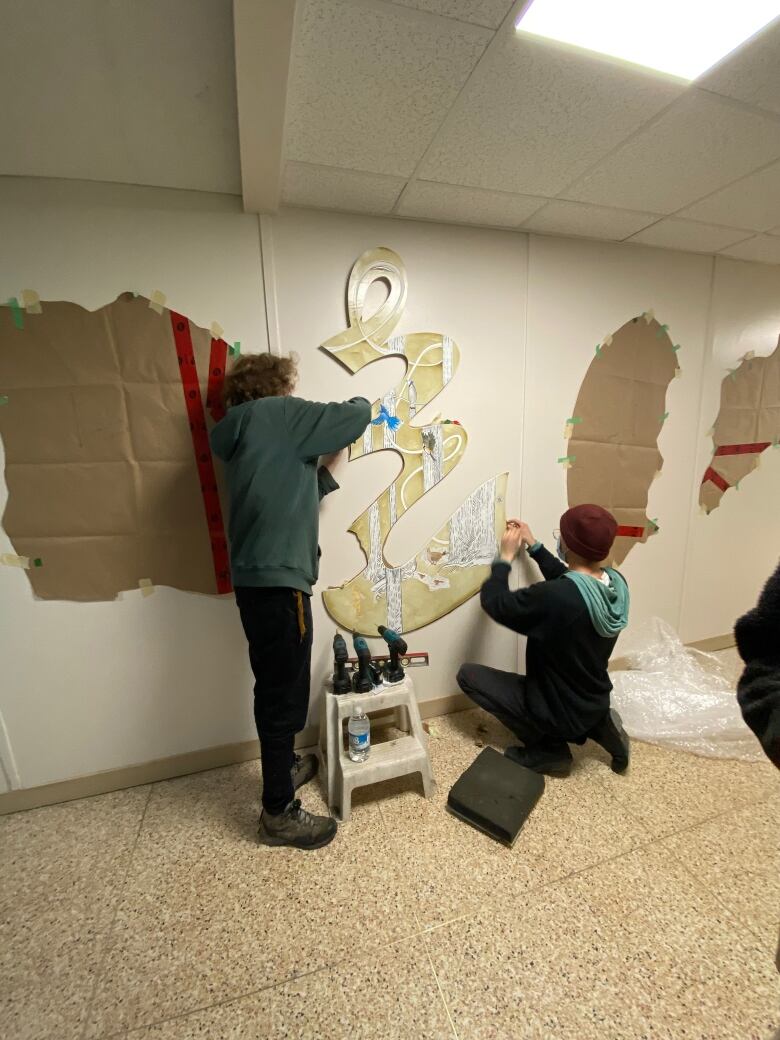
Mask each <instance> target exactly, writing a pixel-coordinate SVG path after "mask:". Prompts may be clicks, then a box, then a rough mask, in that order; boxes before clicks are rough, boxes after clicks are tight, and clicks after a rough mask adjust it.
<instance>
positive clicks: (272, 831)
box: [257, 798, 338, 849]
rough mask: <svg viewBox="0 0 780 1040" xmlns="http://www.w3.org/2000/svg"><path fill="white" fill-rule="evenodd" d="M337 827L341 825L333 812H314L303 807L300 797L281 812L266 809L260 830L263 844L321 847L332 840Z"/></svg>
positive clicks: (259, 835)
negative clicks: (337, 822)
mask: <svg viewBox="0 0 780 1040" xmlns="http://www.w3.org/2000/svg"><path fill="white" fill-rule="evenodd" d="M337 830H338V825H337V824H336V821H335V820H333V819H331V818H330V816H312V814H311V813H308V812H306V810H305V809H302V808H301V802H300V799H298V798H296V799H295V801H294V802H290V804H289V805H288V806H287V808H286V809H285V810H284V812H283V813H280V814H279V815H278V816H271V815H270V814H269V813H267V812H266V811H265V810H263V814H262V816H261V817H260V828H259V830H258V832H257V834H258V838H259V840H260V844H261V845H291V846H292V847H293V848H294V849H321V848H323V847H324V846H325V845H328V844H330V842H332V841H333V839H334V838H335V837H336V831H337Z"/></svg>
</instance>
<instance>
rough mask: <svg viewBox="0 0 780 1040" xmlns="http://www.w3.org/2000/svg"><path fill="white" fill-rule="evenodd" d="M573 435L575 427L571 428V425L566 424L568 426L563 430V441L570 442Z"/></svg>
mask: <svg viewBox="0 0 780 1040" xmlns="http://www.w3.org/2000/svg"><path fill="white" fill-rule="evenodd" d="M573 433H574V427H573V426H569V424H568V423H566V425H565V426H564V428H563V439H564V440H565V441H568V440H569V439H570V438H571V435H572V434H573Z"/></svg>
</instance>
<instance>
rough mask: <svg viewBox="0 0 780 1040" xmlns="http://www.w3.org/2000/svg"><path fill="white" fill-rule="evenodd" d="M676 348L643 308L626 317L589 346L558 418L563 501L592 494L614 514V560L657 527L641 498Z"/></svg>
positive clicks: (655, 468) (655, 456)
mask: <svg viewBox="0 0 780 1040" xmlns="http://www.w3.org/2000/svg"><path fill="white" fill-rule="evenodd" d="M677 350H678V347H677V346H676V345H675V344H673V343H672V341H671V339H670V338H669V335H668V332H667V326H665V325H661V324H659V323H658V322H657V321H656V319H655V318H654V317H653V316H652V314H651V313H650V312H646V313H645V314H642V315H640V316H639V317H637V318H632V319H631V320H630V321H627V322H626V324H625V325H623V326H621V328H619V329H618V330H617V332H615V333H613V334H612V335H611V336H607V338H606V339H605V340H604V342H603V343H600V344H599V345H598V346H597V348H596V356H595V357H594V358H593V360H592V361H591V363H590V366H589V367H588V371H587V373H586V375H585V378H584V380H583V381H582V386H581V387H580V392H579V394H578V396H577V402H576V404H575V405H574V411H573V413H572V415H571V417H570V418H569V419H568V420H567V421H566V426H565V430H564V433H565V436H566V437H567V438H568V447H567V450H566V454H565V455H564V456H562V458H561V460H560V461H561V462H562V463H563V464H564V465H565V466H566V467H567V474H566V475H567V490H568V501H569V505H570V506H576V505H581V504H582V503H584V502H595V503H597V504H598V505H600V506H603V507H604V508H605V509H609V510H610V512H611V513H613V514H614V516H615V518H616V519H617V522H618V537H617V538H616V540H615V547H614V562H615V563H618V564H620V563H622V562H623V560H625V558H626V556H627V555H628V553H629V552H630V551H631V549H632V548H633V547H634V546H635V545H636V544H637V543H638V542H646V541H647V539H648V538H649V537H650V536H651V535H653V534H655V532H656V531H657V530H658V524H657V522H656V521H655V520H651V519H650V518H649V517H648V516H647V499H648V494H649V491H650V485H651V484H652V482H653V480H654V478H655V477H656V476H657V474H658V473H659V472H660V470H661V467H662V466H663V457H662V456H661V453H660V451H659V450H658V435H659V433H660V432H661V428H662V426H663V424H664V422H665V421H666V418H667V414H668V413H667V408H666V391H667V389H668V387H669V384H670V383H671V381H672V379H674V377H675V375H676V374H677V372H678V370H679V364H678V361H677Z"/></svg>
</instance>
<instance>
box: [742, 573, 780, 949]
mask: <svg viewBox="0 0 780 1040" xmlns="http://www.w3.org/2000/svg"><path fill="white" fill-rule="evenodd" d="M734 634H735V636H736V639H737V649H738V650H739V653H740V656H741V658H742V660H743V661H744V662H745V670H744V672H743V673H742V677H741V678H740V680H739V684H738V685H737V699H738V700H739V706H740V708H741V709H742V717H743V718H744V720H745V722H746V723H747V724H748V726H750V728H751V729H752V730H753V732H754V733H755V735H756V736H757V737H758V739H759V740H760V741H761V746H762V747H763V749H764V751H765V752H766V754H767V757H768V758H769V759H770V760H771V761H772V762H774V764H775V765H776V766H777V768H778V769H780V566H778V568H777V570H776V571H775V573H774V574H773V575H772V577H771V578H770V579H769V581H768V582H767V583H766V585H765V586H764V590H763V592H762V593H761V595H760V597H759V600H758V604H757V605H756V606H755V607H753V609H752V610H749V611H748V612H747V614H744V615H743V616H742V617H741V618H740V619H739V621H737V624H736V626H735V629H734ZM778 956H779V957H780V949H778Z"/></svg>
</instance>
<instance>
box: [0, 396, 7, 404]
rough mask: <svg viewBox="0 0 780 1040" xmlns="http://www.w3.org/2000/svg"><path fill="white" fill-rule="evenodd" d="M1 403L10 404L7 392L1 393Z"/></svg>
mask: <svg viewBox="0 0 780 1040" xmlns="http://www.w3.org/2000/svg"><path fill="white" fill-rule="evenodd" d="M0 404H8V398H7V397H6V395H5V394H0Z"/></svg>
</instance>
